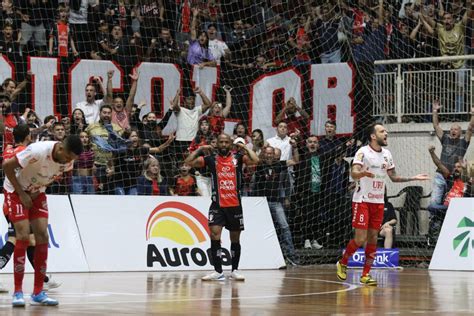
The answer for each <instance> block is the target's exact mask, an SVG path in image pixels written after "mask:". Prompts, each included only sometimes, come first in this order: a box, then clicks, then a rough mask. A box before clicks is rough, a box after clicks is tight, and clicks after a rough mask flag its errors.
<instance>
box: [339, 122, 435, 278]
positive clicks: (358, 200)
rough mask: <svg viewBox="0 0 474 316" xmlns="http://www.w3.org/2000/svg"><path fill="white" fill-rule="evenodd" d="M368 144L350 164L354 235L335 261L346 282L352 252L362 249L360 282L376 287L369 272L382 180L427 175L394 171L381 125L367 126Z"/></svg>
mask: <svg viewBox="0 0 474 316" xmlns="http://www.w3.org/2000/svg"><path fill="white" fill-rule="evenodd" d="M368 132H369V145H367V146H364V147H362V148H360V149H359V150H358V151H357V153H356V155H355V158H354V161H353V162H352V170H351V176H352V178H353V179H354V180H355V181H356V182H357V187H356V189H355V191H354V196H353V198H352V227H353V228H354V229H355V236H354V239H352V240H351V241H350V242H349V244H348V245H347V247H346V251H345V252H344V255H343V257H342V259H341V260H339V261H338V262H337V277H338V279H339V280H342V281H344V280H346V279H347V262H348V260H349V258H350V257H351V256H352V255H353V254H354V252H355V251H356V250H357V249H358V248H359V247H362V246H363V245H364V244H366V246H365V263H364V268H363V270H362V276H361V277H360V283H361V284H365V285H370V286H377V281H376V280H375V279H373V278H372V277H371V276H370V274H369V272H370V268H371V266H372V263H373V261H374V259H375V253H376V251H377V236H378V233H379V231H380V227H381V225H382V221H383V212H384V190H385V179H386V177H387V175H388V177H389V178H390V180H392V182H409V181H417V180H429V177H428V175H426V174H419V175H416V176H413V177H402V176H399V175H397V173H396V172H395V165H394V163H393V159H392V154H391V153H390V151H388V150H387V149H385V148H383V147H385V146H387V135H388V132H387V130H386V129H385V127H384V126H383V125H382V124H380V123H374V124H372V125H371V126H369V129H368Z"/></svg>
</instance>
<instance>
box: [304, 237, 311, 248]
mask: <svg viewBox="0 0 474 316" xmlns="http://www.w3.org/2000/svg"><path fill="white" fill-rule="evenodd" d="M311 248H312V247H311V241H310V240H309V239H306V240H305V241H304V249H311Z"/></svg>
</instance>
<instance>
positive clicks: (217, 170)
mask: <svg viewBox="0 0 474 316" xmlns="http://www.w3.org/2000/svg"><path fill="white" fill-rule="evenodd" d="M236 141H237V140H236ZM236 146H237V148H238V149H239V152H237V153H233V152H232V151H231V149H232V139H231V138H230V136H229V135H227V134H220V135H219V137H218V138H217V153H216V154H212V146H209V145H206V146H201V147H199V149H198V150H196V151H194V152H193V153H192V154H190V155H189V156H188V157H187V158H186V160H185V163H187V164H188V165H190V166H192V167H194V168H203V167H206V168H207V169H208V170H209V171H210V173H211V175H212V203H211V206H210V208H209V228H210V231H211V256H212V261H213V265H214V270H215V271H214V272H212V273H211V274H209V275H206V276H204V277H203V278H202V280H203V281H224V280H225V276H224V273H223V271H222V261H221V253H222V250H221V234H222V228H223V227H225V228H227V229H228V230H229V232H230V242H231V244H230V252H231V257H232V273H231V275H230V278H231V279H233V280H236V281H244V280H245V277H244V276H243V275H242V274H240V273H239V271H238V268H239V260H240V251H241V247H240V232H241V231H242V230H244V219H243V213H242V201H241V195H240V188H241V185H242V183H241V181H242V168H243V164H245V165H247V166H249V165H256V164H257V163H258V161H259V160H258V157H257V154H256V153H255V152H254V151H252V150H251V149H249V148H248V147H247V146H245V144H244V143H242V142H237V143H236ZM240 151H243V152H244V154H242V153H240ZM206 152H208V153H211V154H209V155H207V156H204V157H203V156H200V157H199V155H202V154H204V153H206Z"/></svg>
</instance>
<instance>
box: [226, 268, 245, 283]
mask: <svg viewBox="0 0 474 316" xmlns="http://www.w3.org/2000/svg"><path fill="white" fill-rule="evenodd" d="M230 278H231V279H232V280H235V281H245V277H244V276H243V275H242V274H240V272H239V270H234V271H232V273H231V274H230Z"/></svg>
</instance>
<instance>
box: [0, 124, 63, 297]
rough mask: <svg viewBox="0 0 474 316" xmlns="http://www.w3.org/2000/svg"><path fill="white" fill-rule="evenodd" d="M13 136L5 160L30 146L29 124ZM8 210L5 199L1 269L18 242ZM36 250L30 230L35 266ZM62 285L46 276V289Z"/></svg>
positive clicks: (19, 127)
mask: <svg viewBox="0 0 474 316" xmlns="http://www.w3.org/2000/svg"><path fill="white" fill-rule="evenodd" d="M13 138H14V141H15V146H12V145H7V147H6V148H5V151H4V152H3V160H4V161H6V160H8V159H11V158H14V157H15V156H16V154H18V153H19V152H21V151H23V150H24V149H25V148H26V146H28V145H29V144H30V143H31V133H30V128H29V127H28V125H26V124H20V125H17V126H15V128H14V129H13ZM8 210H9V208H8V204H7V203H6V201H4V203H3V214H4V215H5V219H6V220H7V223H8V239H7V241H6V243H5V244H4V245H3V247H2V248H1V249H0V269H3V268H4V267H5V266H6V265H7V264H8V262H9V261H10V259H11V256H12V255H13V251H14V249H15V244H16V232H15V227H14V226H13V223H12V222H11V221H10V219H9V218H8ZM34 250H35V239H34V235H33V233H32V232H30V245H29V246H28V248H27V249H26V253H27V257H28V260H29V261H30V263H31V266H32V267H33V266H34V264H33V258H34ZM60 285H61V284H60V283H58V282H55V281H54V280H52V279H51V278H50V277H48V276H46V277H45V278H44V288H45V290H49V289H53V288H56V287H58V286H60ZM1 292H8V290H7V289H5V288H3V286H1V285H0V293H1Z"/></svg>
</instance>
